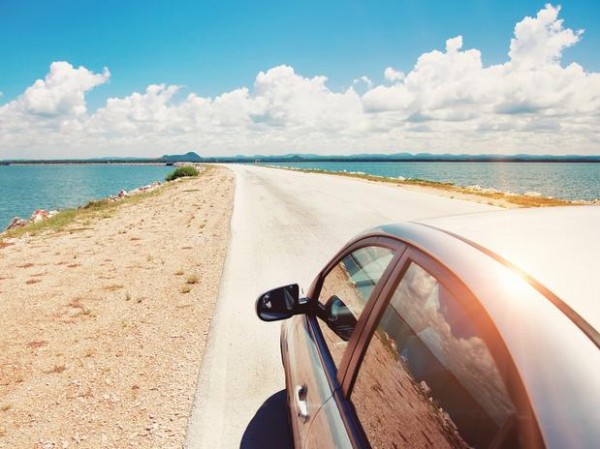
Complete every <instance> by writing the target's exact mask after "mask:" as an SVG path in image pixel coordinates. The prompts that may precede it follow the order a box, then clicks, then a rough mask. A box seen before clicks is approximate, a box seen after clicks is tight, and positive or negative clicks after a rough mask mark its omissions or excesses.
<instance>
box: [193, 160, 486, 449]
mask: <svg viewBox="0 0 600 449" xmlns="http://www.w3.org/2000/svg"><path fill="white" fill-rule="evenodd" d="M228 167H229V168H230V169H231V170H233V171H234V173H235V175H236V193H235V200H234V211H233V216H232V220H231V242H230V246H229V251H228V255H227V260H226V262H225V268H224V273H223V278H222V281H221V289H220V293H219V298H218V300H217V305H216V308H215V314H214V317H213V323H212V327H211V330H210V333H209V337H208V343H207V348H206V351H205V354H204V358H203V362H202V367H201V371H200V376H199V380H198V390H197V394H196V398H195V404H194V408H193V411H192V416H191V418H190V423H189V428H188V435H187V441H186V447H187V448H188V449H200V448H202V449H204V448H217V447H218V448H239V447H240V442H241V440H242V436H243V435H244V432H245V430H246V428H247V426H248V424H249V422H250V421H251V420H252V418H253V416H254V415H255V413H256V412H257V410H258V409H259V407H260V406H261V404H263V402H265V401H266V400H267V399H268V398H269V397H270V396H272V395H273V394H274V393H276V392H277V391H280V390H282V389H283V388H285V385H284V375H283V370H282V368H281V358H280V354H279V331H280V326H279V325H278V323H264V322H262V321H260V320H259V319H258V318H257V317H256V315H255V312H254V301H255V299H256V297H257V296H258V295H259V294H260V293H262V292H263V291H265V290H268V289H270V288H273V287H278V286H280V285H285V284H289V283H295V282H297V283H299V284H300V286H301V288H303V290H304V291H306V290H307V289H308V287H309V286H310V283H311V282H312V279H313V278H314V276H315V275H316V274H317V273H318V271H319V270H320V269H321V268H322V266H323V265H324V264H325V263H326V262H327V261H328V260H329V259H330V258H331V257H332V256H333V255H334V254H335V253H336V252H337V251H338V250H339V249H340V248H341V246H343V245H344V243H346V242H347V241H348V240H349V239H350V238H351V237H353V236H354V235H355V234H357V233H358V232H360V231H363V230H365V229H367V228H369V227H372V226H375V225H378V224H382V223H389V222H396V221H403V220H414V219H420V218H427V217H434V216H439V215H448V214H454V213H468V212H476V211H481V210H488V209H491V207H490V206H485V205H482V204H477V203H473V202H467V201H462V200H458V199H451V198H446V197H442V196H437V195H432V194H428V193H422V192H417V191H412V190H408V189H401V188H397V187H394V186H390V185H386V184H383V183H382V184H377V183H369V182H363V181H358V180H356V179H352V178H348V177H342V176H332V175H321V174H309V173H301V172H291V171H286V170H276V169H270V168H265V167H255V166H250V165H230V166H228Z"/></svg>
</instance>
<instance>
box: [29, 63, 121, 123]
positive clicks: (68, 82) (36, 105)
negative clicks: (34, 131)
mask: <svg viewBox="0 0 600 449" xmlns="http://www.w3.org/2000/svg"><path fill="white" fill-rule="evenodd" d="M109 78H110V72H109V71H108V69H107V68H104V71H103V73H102V74H94V73H92V72H90V71H89V70H88V69H86V68H85V67H78V68H74V67H73V66H72V65H71V64H69V63H68V62H64V61H60V62H53V63H52V64H51V65H50V72H49V73H48V75H46V78H45V79H43V80H37V81H36V82H35V83H33V85H32V86H30V87H28V88H27V90H25V93H24V94H23V95H22V96H21V98H20V100H19V102H18V107H19V108H20V109H22V110H23V111H24V112H27V113H31V114H40V115H48V116H52V115H81V114H85V112H86V106H85V97H84V95H85V93H86V92H87V91H88V90H90V89H92V88H94V87H96V86H98V85H100V84H103V83H105V82H107V81H108V79H109Z"/></svg>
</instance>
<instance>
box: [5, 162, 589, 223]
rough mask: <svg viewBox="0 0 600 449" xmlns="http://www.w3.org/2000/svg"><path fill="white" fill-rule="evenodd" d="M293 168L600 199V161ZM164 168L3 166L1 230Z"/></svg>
mask: <svg viewBox="0 0 600 449" xmlns="http://www.w3.org/2000/svg"><path fill="white" fill-rule="evenodd" d="M270 165H279V166H285V167H291V168H306V169H319V170H327V171H334V172H346V173H366V174H371V175H376V176H385V177H390V178H405V179H424V180H430V181H439V182H451V183H453V184H455V185H458V186H463V187H469V186H479V187H481V188H489V189H496V190H500V191H504V192H512V193H521V194H522V193H527V192H529V193H534V192H537V193H539V194H541V195H543V196H550V197H555V198H563V199H568V200H587V201H593V200H596V199H599V198H600V163H584V162H580V163H568V162H299V163H290V162H287V163H281V164H270ZM172 170H173V167H167V166H164V165H125V164H124V165H119V164H97V165H94V164H49V165H8V166H2V165H0V230H2V229H4V228H5V227H6V226H7V225H8V224H9V223H10V220H11V219H12V218H13V217H15V216H19V217H22V218H28V217H29V216H30V215H31V213H32V212H33V211H34V210H36V209H46V210H55V209H65V208H69V207H77V206H81V205H84V204H86V203H87V202H89V201H91V200H95V199H100V198H105V197H108V196H111V195H116V194H118V192H119V191H120V190H121V189H124V190H131V189H133V188H136V187H140V186H143V185H147V184H150V183H152V182H154V181H162V180H164V178H165V176H166V175H167V173H169V172H170V171H172Z"/></svg>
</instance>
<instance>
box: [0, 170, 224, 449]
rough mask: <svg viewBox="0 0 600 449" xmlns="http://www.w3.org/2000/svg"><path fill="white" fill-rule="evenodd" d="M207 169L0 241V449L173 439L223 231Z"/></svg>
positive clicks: (214, 173) (220, 181)
mask: <svg viewBox="0 0 600 449" xmlns="http://www.w3.org/2000/svg"><path fill="white" fill-rule="evenodd" d="M233 195H234V176H233V174H232V173H231V172H230V171H229V170H226V169H224V168H218V167H211V168H209V169H208V170H206V171H205V172H203V173H202V174H201V176H200V177H198V178H193V179H185V180H181V181H178V182H173V183H169V184H168V185H167V186H165V187H162V188H161V189H159V191H158V192H157V193H155V194H153V195H150V196H149V197H147V198H144V199H142V200H140V201H133V202H130V203H124V204H122V205H120V206H118V207H114V208H111V209H110V210H108V211H106V210H103V211H98V212H97V213H96V214H92V213H90V214H86V215H85V219H81V218H79V219H76V220H75V221H74V222H73V223H71V224H69V225H68V226H67V227H66V228H65V229H64V230H62V231H59V232H56V231H49V232H43V233H41V234H39V235H36V236H33V237H31V236H27V235H24V236H21V237H17V238H14V239H7V240H6V239H5V240H4V241H3V242H2V244H1V245H0V448H68V447H77V448H96V447H107V448H123V447H136V448H154V447H160V448H180V447H182V445H183V442H184V437H185V430H186V424H187V420H188V416H189V411H190V408H191V404H192V400H193V397H194V393H195V388H196V380H197V376H198V370H199V368H200V361H201V358H202V353H203V350H204V346H205V342H206V336H207V333H208V329H209V324H210V320H211V317H212V314H213V308H214V304H215V300H216V298H217V293H218V288H219V283H220V278H221V272H222V268H223V263H224V258H225V255H226V250H227V245H228V241H229V220H230V216H231V211H232V204H233Z"/></svg>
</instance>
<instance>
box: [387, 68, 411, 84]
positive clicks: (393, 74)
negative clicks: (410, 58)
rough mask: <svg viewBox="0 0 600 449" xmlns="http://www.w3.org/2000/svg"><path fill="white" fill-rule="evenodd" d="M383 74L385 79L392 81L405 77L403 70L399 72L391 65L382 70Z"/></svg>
mask: <svg viewBox="0 0 600 449" xmlns="http://www.w3.org/2000/svg"><path fill="white" fill-rule="evenodd" d="M383 76H384V77H385V79H386V80H388V81H392V82H394V81H402V80H403V79H404V78H405V77H406V75H405V74H404V72H399V71H397V70H395V69H393V68H392V67H387V68H386V69H385V70H384V71H383Z"/></svg>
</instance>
